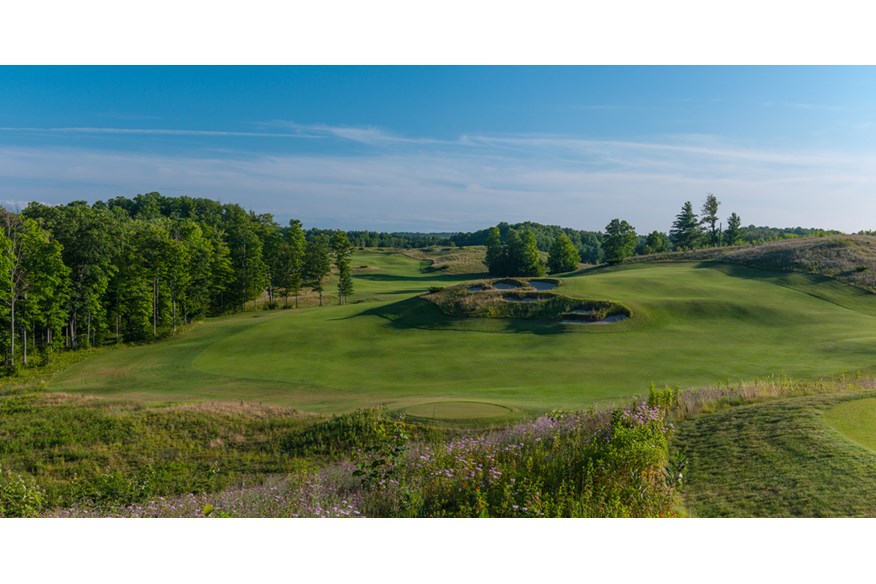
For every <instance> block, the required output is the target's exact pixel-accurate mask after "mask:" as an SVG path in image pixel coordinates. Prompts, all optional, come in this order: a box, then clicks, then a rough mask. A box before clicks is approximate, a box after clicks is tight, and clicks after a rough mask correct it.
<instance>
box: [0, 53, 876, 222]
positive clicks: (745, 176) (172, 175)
mask: <svg viewBox="0 0 876 584" xmlns="http://www.w3.org/2000/svg"><path fill="white" fill-rule="evenodd" d="M874 96H876V69H874V68H868V67H767V66H761V67H613V66H604V67H471V66H459V67H318V66H313V67H81V66H80V67H30V66H25V67H0V202H2V203H3V204H4V205H6V206H10V207H15V206H19V207H21V206H24V205H26V202H27V201H30V200H38V201H42V202H46V203H63V202H68V201H71V200H74V199H86V200H89V201H94V200H98V199H107V198H110V197H113V196H116V195H125V196H133V195H135V194H137V193H143V192H149V191H159V192H161V193H163V194H166V195H179V194H188V195H192V196H203V197H209V198H214V199H221V200H222V201H224V202H238V203H241V204H242V205H244V206H245V207H247V208H251V209H254V210H255V211H257V212H269V213H273V214H274V215H275V216H276V217H277V218H278V219H279V220H281V221H286V220H288V219H289V218H292V217H295V218H299V219H301V220H302V221H303V222H304V223H305V225H306V226H318V227H339V228H344V229H362V228H371V229H379V230H389V231H392V230H404V231H457V230H473V229H479V228H483V227H486V226H489V225H492V224H495V223H497V222H498V221H509V222H516V221H523V220H527V219H531V220H535V221H539V222H543V223H548V224H559V225H563V226H568V227H575V228H579V229H593V230H601V229H602V228H603V227H604V226H605V225H606V224H607V223H608V222H609V221H610V220H611V219H612V218H615V217H620V218H624V219H627V220H628V221H630V222H631V223H632V224H633V225H634V226H635V227H636V228H637V230H638V231H639V232H640V233H641V232H648V231H651V230H653V229H659V230H662V231H666V230H668V228H669V226H670V224H671V222H672V220H673V218H674V216H675V214H676V213H677V212H678V211H679V209H680V207H681V205H682V204H683V203H684V202H685V201H687V200H691V201H693V202H694V204H695V206H696V207H697V208H698V207H699V206H700V204H701V202H702V200H703V198H704V197H705V194H706V193H707V192H712V193H714V194H715V195H716V196H717V197H718V199H719V201H721V203H722V207H721V214H722V216H723V217H726V216H727V215H729V214H730V212H731V211H735V212H737V213H739V214H740V215H741V216H742V219H743V223H744V224H749V223H755V224H758V225H764V224H768V225H774V226H797V225H801V226H819V227H827V228H835V229H841V230H846V231H857V230H859V229H874V228H876V219H874V218H876V197H874V186H876V164H874V162H876V126H874V121H876V120H874V114H876V97H874Z"/></svg>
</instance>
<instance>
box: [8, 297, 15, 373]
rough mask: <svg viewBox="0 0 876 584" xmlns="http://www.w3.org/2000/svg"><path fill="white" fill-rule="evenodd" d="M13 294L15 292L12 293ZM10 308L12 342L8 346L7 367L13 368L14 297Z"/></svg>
mask: <svg viewBox="0 0 876 584" xmlns="http://www.w3.org/2000/svg"><path fill="white" fill-rule="evenodd" d="M12 293H13V294H15V290H13V291H12ZM9 307H10V316H11V324H10V330H9V332H10V335H11V337H12V342H11V343H10V345H9V347H10V348H9V366H10V367H15V297H14V296H13V298H12V302H11V304H10V305H9Z"/></svg>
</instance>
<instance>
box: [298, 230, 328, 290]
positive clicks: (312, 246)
mask: <svg viewBox="0 0 876 584" xmlns="http://www.w3.org/2000/svg"><path fill="white" fill-rule="evenodd" d="M331 269H332V260H331V257H330V256H329V240H328V236H327V235H325V234H320V235H317V236H316V237H314V238H313V239H311V240H310V241H308V242H307V245H306V247H305V252H304V283H305V285H306V286H308V287H309V288H310V289H312V290H314V291H315V292H319V305H320V306H322V293H323V290H324V288H323V283H324V280H325V278H326V276H328V275H329V272H331Z"/></svg>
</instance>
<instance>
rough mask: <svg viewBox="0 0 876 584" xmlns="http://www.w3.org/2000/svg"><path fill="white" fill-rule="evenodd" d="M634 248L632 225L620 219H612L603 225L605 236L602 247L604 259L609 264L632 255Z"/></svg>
mask: <svg viewBox="0 0 876 584" xmlns="http://www.w3.org/2000/svg"><path fill="white" fill-rule="evenodd" d="M635 248H636V230H635V229H634V228H633V226H632V225H630V224H629V223H627V222H626V221H622V220H620V219H612V220H611V223H609V224H608V225H606V226H605V237H604V238H603V240H602V249H603V250H604V251H605V261H606V262H607V263H609V264H619V263H621V262H623V261H624V260H625V259H626V258H628V257H630V256H631V255H633V250H634V249H635Z"/></svg>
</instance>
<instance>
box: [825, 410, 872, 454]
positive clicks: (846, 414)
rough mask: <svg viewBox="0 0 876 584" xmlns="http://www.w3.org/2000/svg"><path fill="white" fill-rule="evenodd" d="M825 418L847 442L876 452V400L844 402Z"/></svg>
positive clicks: (827, 413) (830, 411) (828, 412)
mask: <svg viewBox="0 0 876 584" xmlns="http://www.w3.org/2000/svg"><path fill="white" fill-rule="evenodd" d="M824 418H825V420H827V423H828V424H829V425H830V426H831V427H832V428H833V429H834V430H836V431H837V432H839V433H840V434H842V435H843V437H844V438H846V439H847V440H851V441H852V442H855V443H857V444H860V445H861V446H864V447H866V448H869V449H870V450H874V451H876V398H869V399H854V400H850V401H846V402H843V403H841V404H839V405H838V406H836V407H833V408H831V409H830V410H828V411H827V412H826V413H825V415H824Z"/></svg>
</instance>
